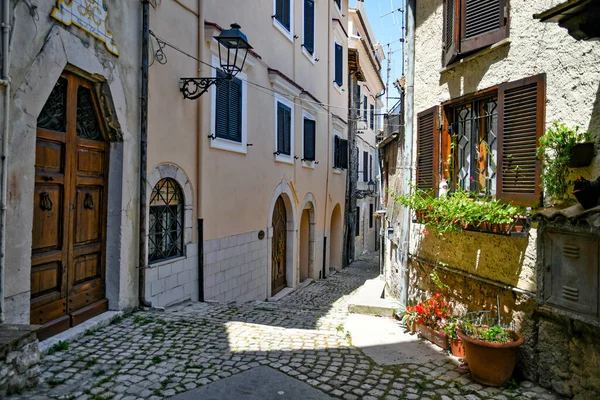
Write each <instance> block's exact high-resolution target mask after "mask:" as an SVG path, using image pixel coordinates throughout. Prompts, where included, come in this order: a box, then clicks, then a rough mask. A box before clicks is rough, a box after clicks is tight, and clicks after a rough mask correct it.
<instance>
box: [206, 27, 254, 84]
mask: <svg viewBox="0 0 600 400" xmlns="http://www.w3.org/2000/svg"><path fill="white" fill-rule="evenodd" d="M215 39H216V40H217V42H218V43H219V58H220V60H221V68H222V69H223V71H224V72H225V73H226V74H227V75H229V76H230V77H233V76H235V75H237V74H238V73H239V72H241V71H242V69H243V68H244V64H245V63H246V57H247V56H248V50H250V49H252V46H250V43H248V39H247V38H246V35H244V34H243V33H242V32H241V31H240V26H239V25H238V24H231V29H226V30H224V31H222V32H221V34H220V35H219V36H215Z"/></svg>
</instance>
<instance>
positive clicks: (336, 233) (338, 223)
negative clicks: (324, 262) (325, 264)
mask: <svg viewBox="0 0 600 400" xmlns="http://www.w3.org/2000/svg"><path fill="white" fill-rule="evenodd" d="M329 229H330V233H329V240H330V245H329V268H330V269H331V268H334V269H337V270H339V269H341V268H342V211H341V209H340V205H339V204H336V206H335V208H334V209H333V213H332V214H331V226H330V227H329Z"/></svg>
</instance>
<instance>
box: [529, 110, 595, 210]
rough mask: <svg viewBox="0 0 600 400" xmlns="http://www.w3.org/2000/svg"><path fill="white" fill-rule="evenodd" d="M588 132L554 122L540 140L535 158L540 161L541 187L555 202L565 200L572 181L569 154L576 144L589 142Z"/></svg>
mask: <svg viewBox="0 0 600 400" xmlns="http://www.w3.org/2000/svg"><path fill="white" fill-rule="evenodd" d="M590 140H591V135H590V133H589V132H580V131H579V127H578V126H576V127H575V128H570V127H568V126H567V125H565V124H563V123H560V122H558V121H554V122H553V123H552V126H551V127H550V128H548V130H547V131H546V133H545V134H544V135H543V136H542V137H541V138H540V145H539V147H538V149H537V153H536V156H537V157H538V158H540V159H542V170H543V172H542V186H543V188H544V189H545V190H546V194H547V195H549V196H550V197H552V198H554V199H556V200H567V199H568V198H569V189H570V187H571V185H572V183H573V182H572V180H570V179H568V177H569V172H570V170H569V167H568V163H569V154H570V152H571V149H572V148H573V146H575V145H576V144H578V143H584V142H589V141H590Z"/></svg>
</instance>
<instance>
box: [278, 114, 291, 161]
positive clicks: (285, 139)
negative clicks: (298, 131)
mask: <svg viewBox="0 0 600 400" xmlns="http://www.w3.org/2000/svg"><path fill="white" fill-rule="evenodd" d="M277 152H278V153H279V154H284V155H286V156H289V155H291V154H292V109H291V108H290V107H288V106H286V105H285V104H283V103H280V102H277Z"/></svg>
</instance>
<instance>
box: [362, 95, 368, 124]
mask: <svg viewBox="0 0 600 400" xmlns="http://www.w3.org/2000/svg"><path fill="white" fill-rule="evenodd" d="M367 103H368V100H367V96H366V95H365V96H363V106H364V107H365V109H364V111H363V119H364V120H365V122H367V120H368V118H367V107H368V104H367Z"/></svg>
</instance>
